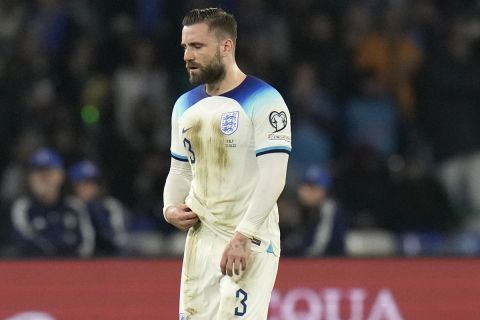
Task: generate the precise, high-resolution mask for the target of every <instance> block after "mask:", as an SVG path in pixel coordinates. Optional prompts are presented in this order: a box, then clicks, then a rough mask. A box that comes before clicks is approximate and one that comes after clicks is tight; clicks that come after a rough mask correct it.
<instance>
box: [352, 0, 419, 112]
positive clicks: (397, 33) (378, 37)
mask: <svg viewBox="0 0 480 320" xmlns="http://www.w3.org/2000/svg"><path fill="white" fill-rule="evenodd" d="M405 6H406V4H401V3H395V2H394V1H391V2H390V3H389V4H388V5H387V7H386V8H385V9H384V12H380V13H381V14H380V15H377V16H380V21H378V22H377V24H376V25H375V26H374V28H373V30H372V31H371V32H370V34H369V35H368V36H366V38H365V39H364V40H363V41H361V42H360V43H359V46H358V48H357V52H356V55H355V57H354V64H355V66H356V68H357V69H358V70H371V71H373V72H374V73H375V74H376V76H377V79H378V81H380V83H381V84H382V85H383V86H384V87H386V88H387V90H388V91H389V92H391V93H392V95H393V97H394V99H395V100H396V101H397V102H398V105H399V107H400V110H401V112H402V115H404V116H405V117H407V118H412V117H414V115H415V94H414V88H413V79H414V77H415V75H416V73H417V71H418V69H419V67H420V64H421V62H422V55H421V51H420V50H419V49H418V48H417V46H416V43H415V42H414V41H413V40H412V38H411V36H410V35H409V34H408V31H409V30H408V29H407V26H408V24H407V23H406V12H408V11H406V10H405V9H406V8H405Z"/></svg>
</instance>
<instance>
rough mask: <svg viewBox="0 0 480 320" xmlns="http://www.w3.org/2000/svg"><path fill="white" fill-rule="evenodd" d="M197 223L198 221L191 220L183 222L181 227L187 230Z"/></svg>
mask: <svg viewBox="0 0 480 320" xmlns="http://www.w3.org/2000/svg"><path fill="white" fill-rule="evenodd" d="M197 223H198V219H191V220H187V221H184V222H183V226H184V227H185V228H187V229H189V228H191V227H193V226H194V225H196V224H197Z"/></svg>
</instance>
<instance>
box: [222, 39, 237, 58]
mask: <svg viewBox="0 0 480 320" xmlns="http://www.w3.org/2000/svg"><path fill="white" fill-rule="evenodd" d="M233 49H234V44H233V40H232V39H229V38H226V39H225V40H222V42H221V43H220V54H221V55H222V57H226V56H228V55H230V54H232V53H233Z"/></svg>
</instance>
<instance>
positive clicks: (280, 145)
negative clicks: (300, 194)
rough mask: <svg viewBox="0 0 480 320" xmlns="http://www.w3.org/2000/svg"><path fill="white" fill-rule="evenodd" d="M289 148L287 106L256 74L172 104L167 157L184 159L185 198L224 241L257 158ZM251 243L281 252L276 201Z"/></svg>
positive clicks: (244, 202) (252, 180) (245, 198)
mask: <svg viewBox="0 0 480 320" xmlns="http://www.w3.org/2000/svg"><path fill="white" fill-rule="evenodd" d="M290 150H291V133H290V113H289V111H288V108H287V106H286V104H285V102H284V100H283V98H282V96H281V95H280V93H279V92H278V91H277V90H276V89H274V88H273V87H272V86H270V85H269V84H267V83H265V82H264V81H262V80H260V79H257V78H255V77H252V76H247V77H246V78H245V80H244V81H243V82H242V83H241V84H240V85H239V86H237V87H236V88H234V89H233V90H231V91H228V92H226V93H224V94H221V95H218V96H209V95H208V94H207V93H206V91H205V85H200V86H198V87H196V88H194V89H193V90H191V91H189V92H187V93H185V94H183V95H182V96H180V98H179V99H178V100H177V102H176V103H175V106H174V109H173V113H172V142H171V156H172V157H173V158H174V159H176V160H179V161H188V162H189V163H190V166H191V170H192V182H191V186H190V192H189V195H188V196H187V198H186V199H185V203H186V204H187V205H188V206H189V207H190V208H191V209H192V210H193V211H194V212H195V213H197V214H198V216H199V218H200V220H201V222H202V223H203V224H205V225H206V226H207V227H209V228H210V229H211V230H212V231H214V232H215V233H217V234H218V235H220V236H222V237H223V238H225V239H226V240H229V239H230V238H231V237H232V236H233V234H234V232H235V228H236V226H237V225H238V224H239V223H240V221H241V220H242V217H243V216H244V214H245V212H246V211H247V208H248V205H249V201H250V199H251V197H252V194H253V192H254V190H255V186H256V182H257V180H258V176H259V174H258V166H257V160H256V157H259V156H262V155H264V154H267V153H273V152H283V153H287V154H289V153H290ZM271 183H272V184H274V183H275V181H272V182H271ZM252 244H253V245H252V250H256V251H263V250H268V251H271V252H273V253H275V254H277V255H278V254H279V253H280V231H279V227H278V208H277V205H276V204H275V205H274V206H273V207H272V208H271V211H270V213H269V214H268V216H267V218H266V219H265V222H264V223H263V225H262V226H261V227H260V228H259V229H258V231H257V234H255V235H254V240H253V241H252Z"/></svg>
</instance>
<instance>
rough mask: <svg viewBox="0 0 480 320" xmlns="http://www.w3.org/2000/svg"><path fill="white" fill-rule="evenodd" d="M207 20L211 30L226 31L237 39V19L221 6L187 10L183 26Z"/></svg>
mask: <svg viewBox="0 0 480 320" xmlns="http://www.w3.org/2000/svg"><path fill="white" fill-rule="evenodd" d="M200 22H205V23H206V24H207V25H208V27H209V28H210V30H212V29H215V30H217V31H220V32H224V33H226V34H228V35H229V36H231V37H232V39H233V40H234V41H235V40H236V39H237V21H236V20H235V17H234V16H233V14H231V13H228V12H226V11H225V10H223V9H220V8H205V9H193V10H190V11H189V12H187V14H186V15H185V17H184V18H183V21H182V25H183V26H191V25H192V24H196V23H200Z"/></svg>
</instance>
